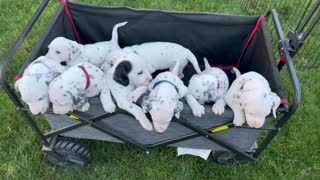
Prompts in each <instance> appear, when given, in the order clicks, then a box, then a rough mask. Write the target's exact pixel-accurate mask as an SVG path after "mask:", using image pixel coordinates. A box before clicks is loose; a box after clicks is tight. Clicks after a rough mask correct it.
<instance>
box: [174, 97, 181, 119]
mask: <svg viewBox="0 0 320 180" xmlns="http://www.w3.org/2000/svg"><path fill="white" fill-rule="evenodd" d="M182 110H183V103H182V102H181V101H178V102H177V106H176V108H175V109H174V113H175V114H174V116H175V117H176V118H177V119H179V118H180V112H181V111H182Z"/></svg>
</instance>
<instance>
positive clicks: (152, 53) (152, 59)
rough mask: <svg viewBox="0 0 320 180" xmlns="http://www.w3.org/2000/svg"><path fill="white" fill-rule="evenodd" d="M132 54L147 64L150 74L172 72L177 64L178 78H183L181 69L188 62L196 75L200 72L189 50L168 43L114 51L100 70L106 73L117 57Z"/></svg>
mask: <svg viewBox="0 0 320 180" xmlns="http://www.w3.org/2000/svg"><path fill="white" fill-rule="evenodd" d="M132 52H133V53H136V54H137V55H140V56H141V57H142V58H144V59H145V60H146V61H147V62H148V69H149V72H150V73H153V72H155V71H156V70H164V69H169V70H172V69H173V67H174V66H175V65H176V64H177V63H179V68H178V76H179V77H180V78H183V69H184V67H185V66H186V65H187V64H188V62H190V63H191V64H192V65H193V67H194V68H195V70H196V72H197V73H200V72H201V70H200V68H199V64H198V61H197V59H196V57H195V56H194V54H193V53H192V52H191V51H190V50H189V49H187V48H185V47H183V46H181V45H179V44H176V43H170V42H149V43H143V44H141V45H134V46H128V47H125V48H123V49H118V50H115V51H113V52H112V53H110V54H109V55H108V58H107V59H108V60H107V61H106V62H105V63H104V64H103V65H102V66H101V69H102V70H103V71H107V70H108V69H109V68H110V67H112V64H113V62H114V61H115V60H116V59H117V58H118V57H120V56H121V55H124V54H126V53H132Z"/></svg>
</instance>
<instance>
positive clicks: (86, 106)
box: [79, 102, 90, 112]
mask: <svg viewBox="0 0 320 180" xmlns="http://www.w3.org/2000/svg"><path fill="white" fill-rule="evenodd" d="M89 108H90V104H89V103H88V102H87V103H85V104H84V105H83V106H82V107H81V108H80V109H79V111H82V112H85V111H88V110H89Z"/></svg>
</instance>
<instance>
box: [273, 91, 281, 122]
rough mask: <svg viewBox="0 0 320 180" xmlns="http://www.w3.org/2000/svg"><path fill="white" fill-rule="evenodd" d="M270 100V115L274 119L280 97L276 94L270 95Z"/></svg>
mask: <svg viewBox="0 0 320 180" xmlns="http://www.w3.org/2000/svg"><path fill="white" fill-rule="evenodd" d="M271 100H272V114H273V117H274V118H276V117H277V116H276V110H277V109H278V107H279V106H280V103H281V100H280V97H279V96H278V95H277V94H276V93H271Z"/></svg>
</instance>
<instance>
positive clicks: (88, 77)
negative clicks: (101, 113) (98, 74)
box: [78, 66, 90, 89]
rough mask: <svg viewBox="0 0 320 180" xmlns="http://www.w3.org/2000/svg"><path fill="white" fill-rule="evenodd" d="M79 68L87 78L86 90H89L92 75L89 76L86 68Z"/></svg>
mask: <svg viewBox="0 0 320 180" xmlns="http://www.w3.org/2000/svg"><path fill="white" fill-rule="evenodd" d="M78 67H79V68H81V69H82V71H83V73H84V74H85V76H86V80H87V84H86V89H88V87H89V86H90V75H89V73H88V71H87V70H86V68H84V67H83V66H78Z"/></svg>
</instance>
